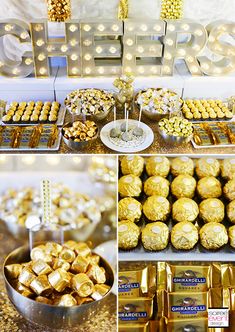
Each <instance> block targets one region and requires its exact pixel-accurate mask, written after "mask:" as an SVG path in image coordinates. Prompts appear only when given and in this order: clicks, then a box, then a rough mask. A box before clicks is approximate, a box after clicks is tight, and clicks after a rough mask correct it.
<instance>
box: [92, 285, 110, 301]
mask: <svg viewBox="0 0 235 332" xmlns="http://www.w3.org/2000/svg"><path fill="white" fill-rule="evenodd" d="M109 290H110V286H108V285H105V284H102V285H99V284H97V285H95V286H94V291H93V293H92V294H91V297H92V298H93V299H94V300H95V301H98V300H101V299H102V298H103V297H104V296H105V295H106V294H107V293H108V292H109Z"/></svg>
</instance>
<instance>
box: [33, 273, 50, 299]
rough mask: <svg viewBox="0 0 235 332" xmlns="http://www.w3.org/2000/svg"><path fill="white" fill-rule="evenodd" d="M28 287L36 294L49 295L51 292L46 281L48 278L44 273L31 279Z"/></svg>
mask: <svg viewBox="0 0 235 332" xmlns="http://www.w3.org/2000/svg"><path fill="white" fill-rule="evenodd" d="M30 288H31V289H32V290H33V291H34V292H35V293H36V294H37V295H42V296H43V295H49V294H50V293H51V292H52V287H51V285H50V284H49V282H48V278H47V276H46V275H40V276H38V277H36V278H35V279H33V281H32V282H31V283H30Z"/></svg>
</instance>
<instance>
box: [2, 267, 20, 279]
mask: <svg viewBox="0 0 235 332" xmlns="http://www.w3.org/2000/svg"><path fill="white" fill-rule="evenodd" d="M22 269H23V267H22V265H21V264H10V265H7V266H6V268H5V272H6V275H7V276H8V278H10V279H16V278H18V277H19V275H20V274H21V272H22Z"/></svg>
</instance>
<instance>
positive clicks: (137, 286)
mask: <svg viewBox="0 0 235 332" xmlns="http://www.w3.org/2000/svg"><path fill="white" fill-rule="evenodd" d="M155 291H156V267H155V266H153V265H148V266H146V267H145V268H143V269H138V270H131V271H119V274H118V296H119V298H121V297H122V298H133V297H152V296H153V295H154V293H155Z"/></svg>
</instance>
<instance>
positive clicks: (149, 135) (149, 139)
mask: <svg viewBox="0 0 235 332" xmlns="http://www.w3.org/2000/svg"><path fill="white" fill-rule="evenodd" d="M122 123H123V120H117V126H118V127H119V126H120V125H121V124H122ZM129 125H130V126H137V125H138V121H136V120H129ZM113 127H114V122H110V123H108V124H107V125H105V126H104V127H103V128H102V130H101V132H100V139H101V141H102V142H103V144H104V145H106V146H107V147H108V148H110V149H111V150H114V151H117V152H121V153H134V152H140V151H143V150H145V149H147V148H148V147H149V146H150V145H151V144H152V143H153V140H154V134H153V131H152V129H151V128H149V126H147V125H146V124H145V123H143V122H140V128H142V129H143V130H144V132H145V135H146V137H145V140H144V142H143V143H142V144H140V145H138V146H136V147H134V146H130V147H124V146H118V145H116V144H114V143H113V142H112V141H111V140H110V138H109V133H110V130H111V129H112V128H113Z"/></svg>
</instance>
